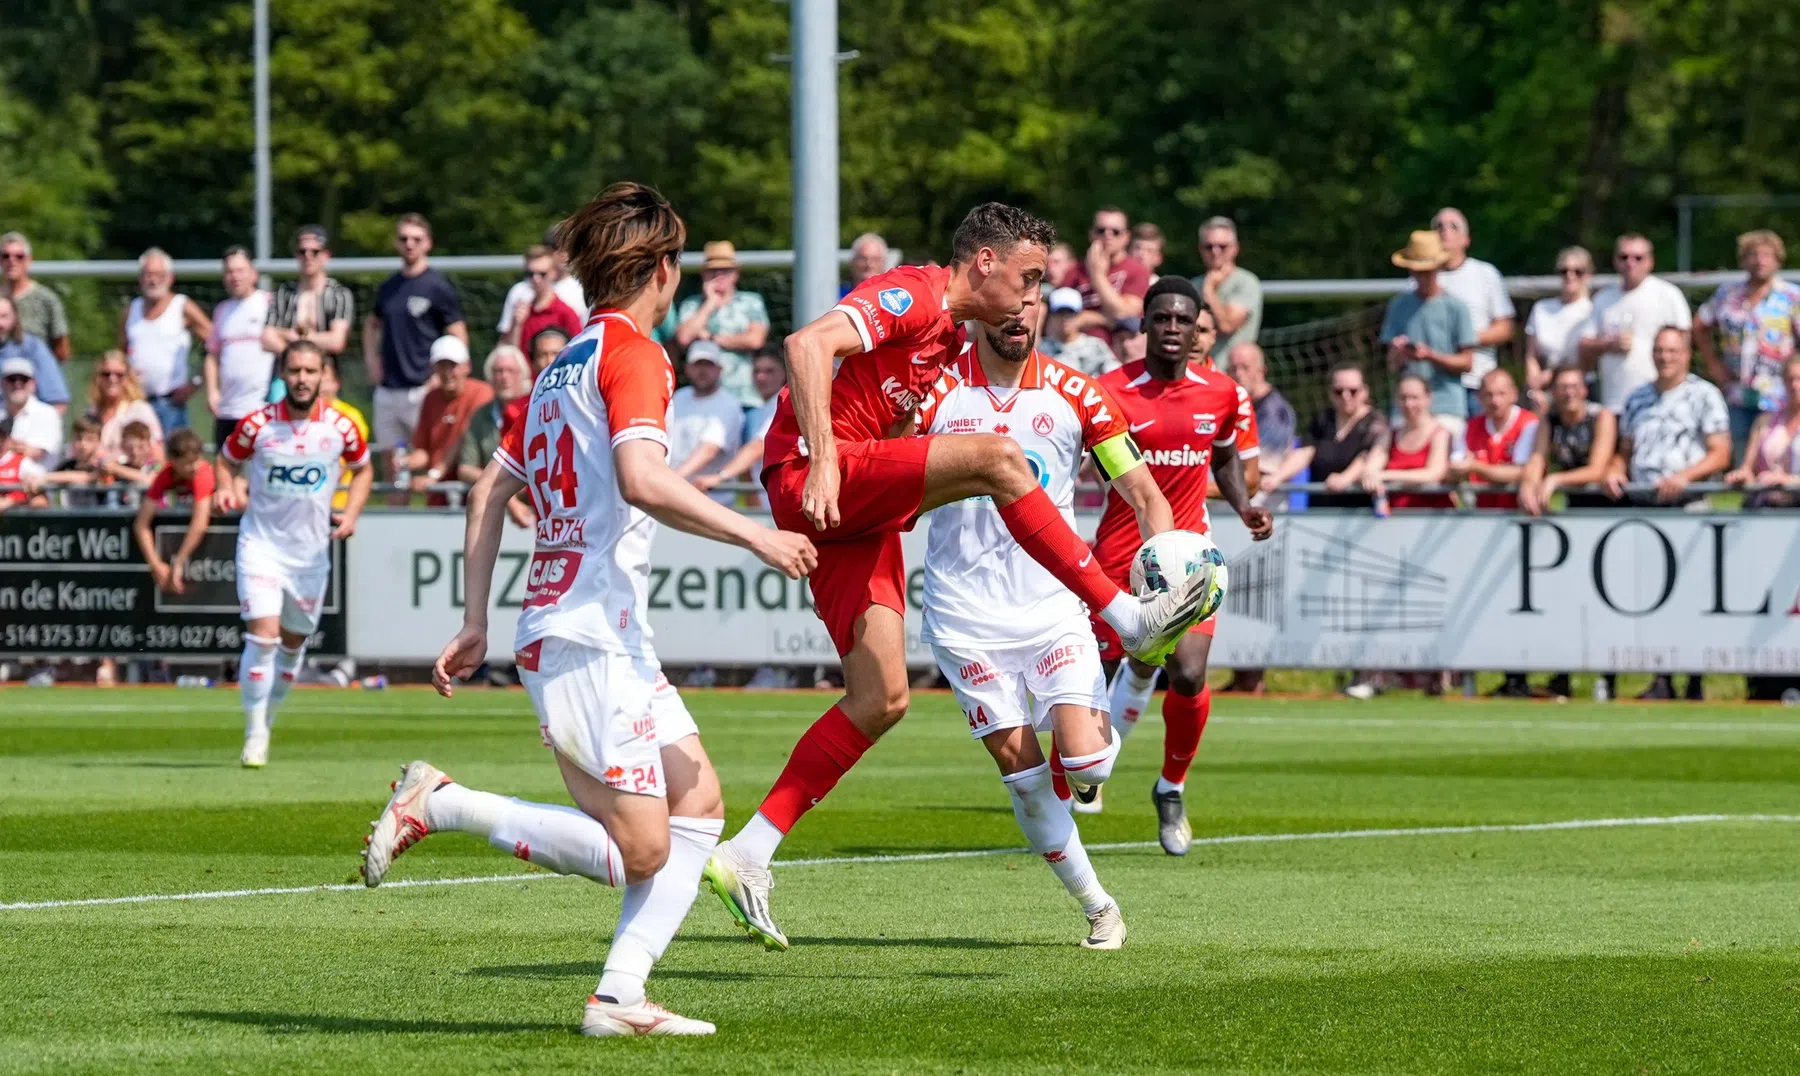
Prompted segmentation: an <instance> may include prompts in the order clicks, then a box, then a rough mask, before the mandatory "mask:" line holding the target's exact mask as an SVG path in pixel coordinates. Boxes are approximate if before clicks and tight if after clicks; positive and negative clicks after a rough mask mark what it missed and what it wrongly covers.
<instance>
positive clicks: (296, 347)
mask: <svg viewBox="0 0 1800 1076" xmlns="http://www.w3.org/2000/svg"><path fill="white" fill-rule="evenodd" d="M296 351H310V352H312V353H313V354H314V355H317V356H318V357H319V363H320V365H324V364H325V363H328V362H330V361H331V360H330V359H328V358H326V357H325V349H324V348H322V347H320V346H319V345H318V343H317V342H316V341H312V340H295V341H293V342H292V343H290V344H288V346H286V347H284V348H282V349H281V360H280V363H279V365H278V366H277V367H276V369H278V370H285V369H287V363H288V357H289V356H290V355H292V354H294V353H295V352H296Z"/></svg>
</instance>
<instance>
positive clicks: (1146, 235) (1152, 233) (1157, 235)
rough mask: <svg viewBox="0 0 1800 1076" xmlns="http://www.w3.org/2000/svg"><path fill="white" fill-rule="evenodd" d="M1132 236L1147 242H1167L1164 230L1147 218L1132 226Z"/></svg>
mask: <svg viewBox="0 0 1800 1076" xmlns="http://www.w3.org/2000/svg"><path fill="white" fill-rule="evenodd" d="M1131 238H1133V239H1136V240H1142V241H1143V242H1146V243H1163V242H1166V240H1165V239H1164V238H1163V230H1162V229H1161V228H1158V227H1157V226H1156V225H1154V224H1152V223H1150V222H1149V221H1147V220H1146V221H1143V222H1141V223H1138V224H1134V225H1132V226H1131Z"/></svg>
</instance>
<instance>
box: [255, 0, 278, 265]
mask: <svg viewBox="0 0 1800 1076" xmlns="http://www.w3.org/2000/svg"><path fill="white" fill-rule="evenodd" d="M255 12H256V35H255V36H256V43H255V52H256V61H255V67H256V76H255V81H256V104H255V108H256V158H255V168H256V260H257V261H267V260H268V259H269V258H270V257H271V256H273V254H274V237H273V231H272V229H273V224H272V221H271V218H272V217H273V215H274V206H273V202H274V180H273V177H272V176H271V175H270V174H269V173H270V164H269V0H256V4H255Z"/></svg>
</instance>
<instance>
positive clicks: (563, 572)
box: [519, 550, 581, 609]
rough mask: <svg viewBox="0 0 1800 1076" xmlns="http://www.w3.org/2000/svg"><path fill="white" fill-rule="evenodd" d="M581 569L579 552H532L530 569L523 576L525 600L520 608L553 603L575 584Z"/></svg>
mask: <svg viewBox="0 0 1800 1076" xmlns="http://www.w3.org/2000/svg"><path fill="white" fill-rule="evenodd" d="M580 570H581V554H580V553H575V552H572V551H569V550H564V551H561V552H556V553H534V554H532V557H531V570H530V572H529V574H527V576H526V577H525V600H524V602H522V603H521V604H520V606H519V607H520V608H521V609H534V608H537V607H538V606H544V605H555V604H556V603H557V602H558V601H559V600H561V598H562V596H563V595H564V594H567V593H568V591H569V588H570V587H572V586H574V585H575V576H576V574H577V573H578V572H579V571H580Z"/></svg>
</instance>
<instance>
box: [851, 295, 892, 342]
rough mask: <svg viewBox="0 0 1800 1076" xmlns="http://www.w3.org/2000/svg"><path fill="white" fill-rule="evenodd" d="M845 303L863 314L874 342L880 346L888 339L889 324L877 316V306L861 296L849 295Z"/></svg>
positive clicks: (864, 321)
mask: <svg viewBox="0 0 1800 1076" xmlns="http://www.w3.org/2000/svg"><path fill="white" fill-rule="evenodd" d="M844 301H845V302H848V303H850V304H851V305H852V306H853V307H854V308H855V309H857V310H859V311H861V312H862V320H863V324H864V325H866V326H867V327H868V329H869V332H870V334H871V336H872V337H873V339H874V342H875V343H877V344H879V343H881V342H882V341H883V340H886V339H887V323H886V322H884V321H882V320H881V318H879V317H877V316H876V313H877V311H876V309H875V304H874V303H871V302H870V301H869V300H867V299H865V298H863V297H862V296H860V295H847V296H845V297H844Z"/></svg>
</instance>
